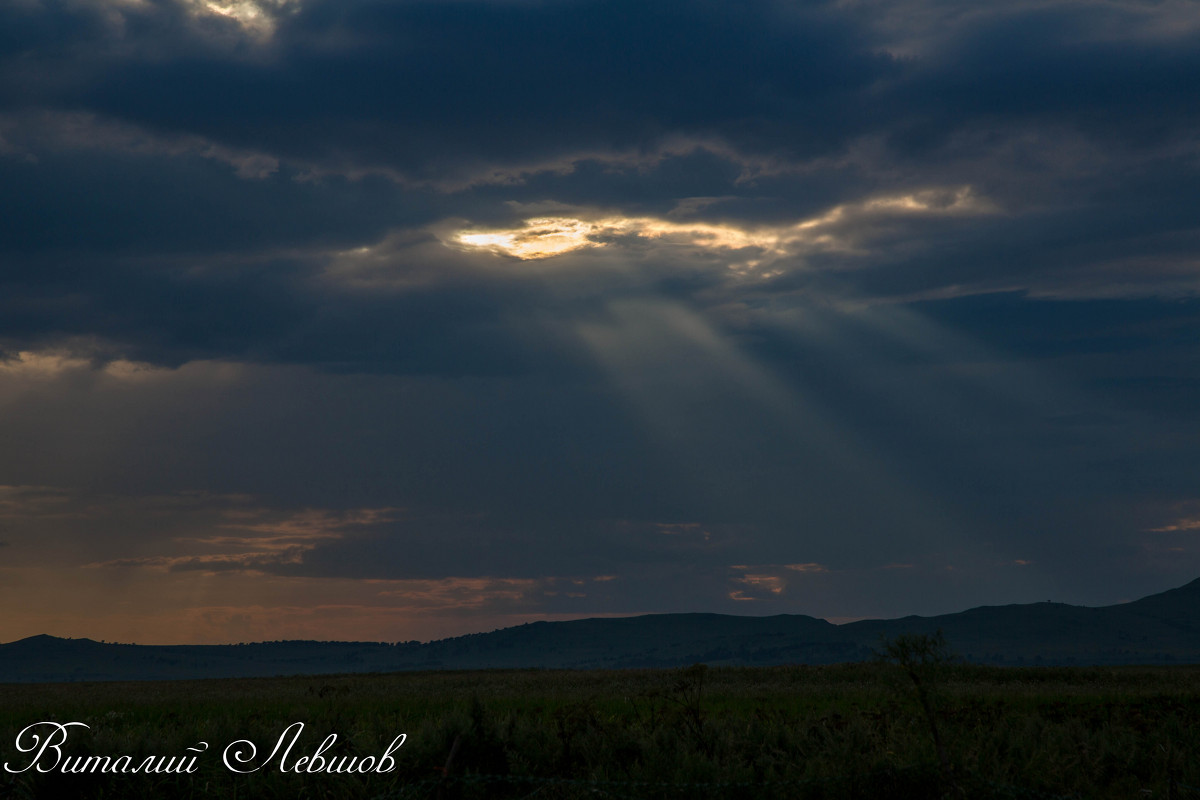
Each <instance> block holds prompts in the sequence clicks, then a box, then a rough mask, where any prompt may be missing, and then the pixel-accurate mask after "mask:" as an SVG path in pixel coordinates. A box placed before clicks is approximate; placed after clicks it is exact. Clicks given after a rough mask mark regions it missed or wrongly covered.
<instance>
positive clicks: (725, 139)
mask: <svg viewBox="0 0 1200 800" xmlns="http://www.w3.org/2000/svg"><path fill="white" fill-rule="evenodd" d="M1197 87H1200V6H1197V5H1196V4H1195V3H1194V2H1190V1H1189V0H1162V1H1161V2H1132V1H1128V2H1127V1H1125V0H1071V1H1070V2H1067V1H1063V2H1055V1H1054V0H1039V1H1038V2H1022V1H1021V0H1009V1H1008V2H1002V3H1001V2H988V3H968V4H963V3H958V2H950V0H897V1H896V2H874V1H873V0H838V1H836V2H783V1H782V0H780V1H779V2H770V1H769V0H740V1H739V2H736V3H734V2H716V1H715V0H713V1H709V0H686V2H685V0H655V1H654V2H646V1H645V0H638V1H637V2H633V1H632V0H472V1H467V0H439V1H438V2H432V1H430V2H423V1H418V0H211V2H206V1H205V0H0V599H2V600H3V603H4V606H3V607H4V608H6V609H9V611H8V613H7V614H5V615H4V616H3V617H0V640H3V641H7V640H11V639H15V638H19V637H22V636H27V635H32V634H35V633H52V634H56V635H64V636H90V637H92V638H97V639H99V638H106V639H116V640H119V641H138V642H225V641H244V640H257V639H282V638H314V639H371V640H386V641H394V640H404V639H412V638H420V639H428V638H438V637H442V636H447V635H454V634H458V633H464V632H468V631H476V630H488V629H491V628H494V627H498V626H503V625H510V624H517V623H520V622H523V621H527V620H532V619H551V618H554V619H557V618H570V617H578V616H597V615H605V614H633V613H646V612H666V611H719V612H727V613H741V614H776V613H803V614H811V615H814V616H823V617H829V618H835V619H843V618H854V617H864V616H901V615H905V614H910V613H921V614H929V613H940V612H946V611H955V610H960V609H963V608H966V607H969V606H973V605H979V604H985V603H989V604H999V603H1010V602H1031V601H1036V600H1045V599H1054V600H1057V601H1063V602H1073V603H1083V604H1094V605H1099V604H1107V603H1115V602H1120V601H1124V600H1128V599H1133V598H1135V597H1138V596H1140V595H1143V594H1147V593H1150V592H1154V591H1161V590H1164V589H1167V588H1170V587H1173V586H1176V585H1180V584H1182V583H1185V582H1187V581H1189V580H1191V579H1193V578H1195V577H1197V576H1198V574H1200V541H1198V539H1200V455H1198V454H1200V448H1198V447H1197V445H1198V444H1200V412H1198V410H1197V409H1198V407H1200V405H1198V404H1197V396H1198V391H1200V333H1198V332H1200V302H1198V300H1197V296H1198V293H1200V214H1198V213H1197V209H1198V208H1200V103H1197V101H1196V98H1197Z"/></svg>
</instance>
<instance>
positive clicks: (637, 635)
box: [0, 579, 1200, 682]
mask: <svg viewBox="0 0 1200 800" xmlns="http://www.w3.org/2000/svg"><path fill="white" fill-rule="evenodd" d="M1198 615H1200V579H1198V580H1194V581H1192V582H1191V583H1189V584H1187V585H1186V586H1181V587H1179V588H1177V589H1171V590H1169V591H1166V592H1162V593H1161V594H1156V595H1151V596H1149V597H1144V598H1142V599H1140V600H1136V601H1133V602H1130V603H1122V604H1119V605H1111V606H1104V607H1100V608H1089V607H1082V606H1072V605H1066V604H1063V603H1049V602H1046V603H1030V604H1024V605H1006V606H980V607H978V608H972V609H968V610H966V611H961V612H958V613H955V614H943V615H940V616H935V617H917V616H911V617H904V618H901V619H890V620H861V621H859V622H853V623H849V624H846V625H833V624H832V623H830V622H827V621H826V620H823V619H816V618H814V617H808V616H803V615H791V614H781V615H777V616H770V617H741V616H732V615H724V614H700V613H694V614H648V615H644V616H638V617H610V618H592V619H582V620H574V621H569V622H533V623H528V624H525V625H518V626H516V627H512V628H504V629H501V630H497V631H492V632H491V633H478V634H470V635H466V636H458V637H454V638H452V639H442V640H440V641H435V642H427V643H419V642H406V643H398V644H384V643H378V642H305V641H286V642H260V643H255V644H239V645H132V644H108V643H103V642H96V641H92V640H91V639H60V638H57V637H54V636H46V635H38V636H31V637H29V638H27V639H21V640H20V641H16V642H11V643H9V644H3V645H0V681H3V682H33V681H81V680H92V681H95V680H164V679H189V678H216V677H254V676H271V675H301V674H331V673H346V672H394V671H402V670H419V669H485V668H546V669H552V668H568V669H624V668H638V667H677V666H686V665H688V664H694V663H697V662H700V663H707V664H711V665H714V666H718V665H763V666H766V665H774V664H790V663H803V664H830V663H838V662H845V661H861V660H865V659H869V658H871V657H872V655H873V654H874V650H875V648H877V647H878V645H879V643H880V641H881V639H882V638H885V637H886V638H891V637H894V636H896V635H898V634H901V633H933V632H934V631H937V630H939V629H940V630H941V631H942V632H943V633H944V634H945V636H946V639H947V641H948V642H949V644H950V646H951V648H952V649H953V650H954V651H955V652H957V653H958V654H960V655H962V656H963V657H964V658H966V659H967V660H968V661H972V662H976V663H985V664H1007V665H1018V664H1026V665H1028V664H1044V665H1062V664H1178V663H1200V619H1198Z"/></svg>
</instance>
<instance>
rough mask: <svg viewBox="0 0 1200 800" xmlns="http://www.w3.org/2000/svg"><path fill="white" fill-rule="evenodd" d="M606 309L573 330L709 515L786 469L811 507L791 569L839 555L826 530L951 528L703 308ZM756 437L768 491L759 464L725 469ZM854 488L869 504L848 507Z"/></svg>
mask: <svg viewBox="0 0 1200 800" xmlns="http://www.w3.org/2000/svg"><path fill="white" fill-rule="evenodd" d="M608 311H609V313H608V319H607V320H603V321H596V320H589V321H586V322H581V323H580V324H579V327H578V334H579V336H580V338H581V339H582V340H583V342H584V343H585V344H586V345H587V346H588V347H589V349H590V350H591V352H592V354H593V356H594V358H595V359H596V362H597V365H598V366H600V367H601V368H602V369H603V370H604V372H605V373H606V374H607V376H608V378H609V380H610V382H611V384H612V385H613V386H614V387H615V388H616V389H617V391H618V393H619V395H620V398H621V400H623V401H624V402H625V404H626V406H627V407H628V408H629V410H630V411H631V412H632V416H633V417H634V418H635V419H637V421H638V422H639V423H640V424H641V427H642V430H643V432H644V433H645V434H646V436H647V438H648V439H649V441H650V442H652V443H653V444H654V445H656V446H657V448H658V450H659V452H660V453H661V454H662V455H663V456H664V457H665V459H666V460H667V461H668V462H669V467H668V468H669V469H670V470H671V472H672V474H673V475H677V476H678V479H679V481H680V482H681V483H682V484H684V485H687V486H689V488H691V489H698V490H700V491H702V492H703V496H704V497H705V501H704V502H705V507H706V508H709V509H711V512H710V513H713V514H739V515H740V514H743V512H744V510H745V507H746V504H747V503H757V502H767V503H768V504H769V503H771V502H774V501H772V500H770V498H771V497H772V496H773V495H770V494H768V495H764V494H763V492H764V491H767V492H772V493H773V492H776V491H780V490H781V489H780V488H779V487H778V486H777V485H776V482H775V481H774V478H775V477H777V475H778V470H787V471H788V474H791V475H792V476H793V480H792V483H791V488H790V489H789V490H788V491H790V492H791V493H792V499H790V500H787V501H786V502H787V503H788V504H789V505H790V504H792V503H795V502H796V498H803V499H804V500H805V502H801V503H798V505H799V506H807V507H808V508H811V512H809V513H806V515H805V517H804V518H801V519H797V520H796V525H797V536H796V538H795V540H794V542H793V545H794V547H795V549H794V550H793V551H792V552H790V553H789V554H788V556H789V557H788V558H787V563H790V564H794V565H795V567H794V568H789V570H788V571H789V572H791V573H794V574H795V573H802V572H804V571H819V569H820V564H819V561H825V560H827V559H828V558H830V557H831V556H833V554H845V553H846V551H845V550H844V549H843V543H840V542H839V541H838V537H837V536H833V534H834V533H835V532H837V531H839V530H841V531H843V533H845V534H847V535H852V534H851V533H850V532H851V531H852V530H853V531H865V530H867V529H868V528H879V527H880V526H886V525H893V526H895V522H894V521H895V520H902V521H903V525H902V527H903V528H904V529H905V530H907V531H909V532H910V533H907V534H905V535H906V536H907V537H908V539H909V540H911V541H910V542H909V543H910V544H911V545H912V546H914V547H915V546H920V544H921V540H922V539H923V538H924V537H928V536H929V535H930V534H929V532H930V531H935V530H936V531H946V530H948V529H952V528H953V526H952V525H950V524H948V521H947V520H946V519H945V517H944V513H943V510H942V509H941V507H940V504H938V503H934V502H930V498H928V497H927V496H925V494H924V493H923V492H920V491H918V490H917V489H916V488H915V487H914V486H912V485H911V482H910V481H908V480H907V479H906V478H905V473H904V466H903V465H898V466H894V465H890V464H888V463H887V462H886V461H885V460H884V459H883V458H881V457H880V454H879V453H878V452H877V449H876V448H875V447H874V446H873V445H872V443H870V442H868V441H866V440H865V439H864V437H863V436H862V435H861V433H860V432H859V431H856V430H855V429H853V428H851V427H849V426H847V425H846V424H843V422H842V421H841V420H839V419H838V418H836V417H835V416H834V415H832V414H830V413H827V410H826V409H825V408H823V407H821V405H819V403H818V401H819V398H816V397H811V396H809V393H806V392H804V391H803V389H802V387H800V386H797V385H795V384H793V383H791V382H786V381H784V380H782V379H781V378H780V377H779V376H777V375H776V374H775V373H774V372H773V371H771V370H769V369H768V368H767V367H766V366H765V365H762V364H760V363H758V362H757V360H756V359H754V358H753V357H752V356H750V355H749V354H747V353H745V352H743V351H742V350H741V348H739V347H738V346H737V345H736V344H735V343H734V342H732V341H731V340H729V339H728V337H726V336H725V335H724V334H723V333H721V332H720V331H718V330H717V329H715V328H714V327H713V326H712V325H711V324H710V323H709V322H708V321H707V320H706V319H705V318H704V317H703V316H702V315H700V314H698V313H696V312H694V311H692V310H689V309H687V308H684V307H683V306H681V305H679V304H677V303H673V302H670V301H666V300H654V301H649V300H640V301H630V300H626V301H617V302H614V303H611V304H610V305H609V307H608ZM759 437H766V438H769V439H770V440H771V441H773V442H777V443H778V445H777V447H778V453H777V455H776V456H773V457H772V458H773V459H777V461H773V462H772V466H771V467H770V469H772V470H773V471H774V472H773V474H772V475H771V476H768V477H769V478H771V479H772V480H771V482H770V483H769V484H768V485H769V486H770V487H771V488H768V489H765V490H764V489H763V488H762V487H761V478H762V477H763V476H762V475H761V474H756V473H755V472H754V471H753V470H738V469H730V468H729V467H730V464H732V463H734V462H736V461H737V460H739V459H742V458H743V457H744V455H745V454H744V452H743V444H742V442H750V441H754V440H755V439H757V438H759ZM751 466H753V464H752V465H751ZM760 466H763V467H765V466H766V463H765V462H764V464H763V465H760ZM863 487H870V488H869V495H870V498H871V500H870V503H868V504H867V506H866V507H859V508H855V509H853V510H851V509H849V508H846V507H845V506H846V503H847V502H849V500H848V498H850V497H860V496H861V495H862V492H863ZM767 513H768V516H769V513H770V512H767ZM738 518H739V519H740V518H741V517H738ZM768 524H773V523H768ZM801 531H804V533H801ZM914 537H915V538H914ZM908 549H909V548H908V547H904V548H902V549H897V546H894V545H893V544H892V543H891V542H887V543H883V544H882V545H880V546H878V547H877V550H878V552H877V553H876V557H878V558H879V559H880V560H895V559H897V558H898V557H903V555H904V554H905V553H907V552H908ZM893 551H895V552H893ZM857 557H859V556H858V555H855V556H854V558H857ZM741 588H742V589H743V590H744V589H745V587H741ZM743 594H744V596H749V594H748V593H745V592H744V591H743Z"/></svg>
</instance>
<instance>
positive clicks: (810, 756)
mask: <svg viewBox="0 0 1200 800" xmlns="http://www.w3.org/2000/svg"><path fill="white" fill-rule="evenodd" d="M923 677H924V679H925V684H926V686H927V687H928V688H929V691H930V698H931V702H932V703H933V706H932V708H933V711H934V717H933V721H934V724H935V725H936V727H937V728H938V730H939V733H940V738H941V740H942V743H943V748H942V750H943V753H942V754H941V755H939V753H938V750H937V748H935V745H934V740H933V734H932V726H931V724H930V719H929V717H928V716H927V715H926V713H925V711H924V708H923V706H922V704H921V703H920V702H919V701H918V695H917V693H916V691H915V688H914V684H913V683H912V681H911V680H910V679H909V678H908V677H907V676H906V675H905V674H904V673H903V671H902V670H901V669H900V668H899V667H896V666H894V665H886V664H852V665H841V666H826V667H771V668H754V669H748V668H747V669H732V668H731V669H704V668H698V667H697V668H692V669H688V670H674V671H667V670H638V671H588V672H562V671H486V672H440V673H433V672H427V673H406V674H394V675H356V676H334V677H322V678H312V677H303V678H274V679H270V678H267V679H253V680H211V681H194V682H172V683H106V684H54V685H51V684H40V685H7V686H0V692H2V694H3V700H2V703H0V760H2V761H3V762H4V763H6V764H8V766H9V767H10V768H12V769H20V768H22V767H24V766H26V765H28V764H29V763H31V762H30V759H31V757H32V753H22V752H20V751H19V749H18V747H17V736H18V732H19V731H20V730H21V729H22V728H25V727H26V726H28V725H30V724H31V723H35V722H40V721H45V720H53V721H57V722H60V723H65V722H71V721H78V722H84V723H86V724H87V725H89V726H90V728H89V729H83V728H81V727H74V728H72V729H70V735H69V739H68V740H67V744H66V745H65V746H63V748H62V752H63V754H64V755H67V756H86V755H108V756H113V757H117V756H121V755H130V756H132V757H133V758H132V759H131V761H132V762H133V763H134V764H137V763H140V762H143V761H144V759H146V758H147V757H157V756H162V757H171V756H175V757H178V758H179V761H178V762H177V763H183V762H182V758H183V757H185V756H195V758H196V760H195V762H194V763H195V772H193V773H191V774H182V775H180V774H150V775H145V774H123V775H121V774H118V775H113V774H94V773H93V774H63V772H62V771H61V770H60V769H52V770H51V771H49V772H46V773H37V772H36V770H35V769H29V770H26V771H24V772H21V773H19V774H15V775H14V774H8V773H7V772H0V797H3V798H8V797H81V798H93V797H120V798H139V797H163V798H190V797H229V798H259V797H264V798H343V797H345V798H349V797H366V798H371V797H378V798H425V797H430V798H446V799H447V800H449V799H450V798H527V797H536V798H584V797H587V798H706V797H712V798H747V799H749V798H754V799H755V800H760V799H761V798H825V797H828V798H848V797H861V798H873V799H876V798H893V797H894V798H901V797H911V798H935V797H941V796H947V797H966V798H980V797H1030V798H1040V797H1080V798H1146V797H1166V798H1186V797H1197V798H1200V788H1198V787H1200V667H1137V668H1022V669H1018V668H993V667H977V666H955V667H948V668H942V670H941V671H929V672H928V673H927V674H924V675H923ZM296 722H303V723H304V724H305V727H304V730H303V732H302V735H301V736H300V738H299V740H298V741H297V743H296V745H295V747H294V748H293V750H292V752H291V754H290V756H289V758H290V761H288V762H285V766H288V767H291V766H293V764H294V763H295V762H296V759H297V757H298V756H300V755H311V754H312V753H314V752H315V751H316V750H317V749H318V746H319V745H320V744H321V742H322V740H324V739H325V738H326V737H327V736H328V735H329V734H331V733H336V734H337V741H336V743H334V744H333V745H332V746H331V747H329V748H328V749H327V750H326V751H325V752H324V754H323V757H333V758H341V757H343V756H345V757H349V756H359V757H360V759H364V758H365V757H366V756H374V757H376V758H377V759H378V758H379V756H381V755H382V753H383V752H384V750H386V749H387V746H388V744H389V743H390V742H392V741H393V740H394V739H395V737H396V736H397V735H398V734H400V733H405V734H407V739H406V740H405V743H404V744H403V746H401V747H400V748H399V749H398V750H396V751H395V753H394V758H395V764H396V768H395V769H394V770H392V771H390V772H386V773H384V774H378V773H371V774H365V775H359V774H328V773H316V774H305V773H302V774H293V773H291V772H288V773H284V772H281V771H280V769H279V766H280V765H279V755H278V754H277V755H276V756H275V757H274V759H273V760H271V761H270V762H269V763H267V764H266V766H263V767H262V768H261V769H259V770H258V771H256V772H252V773H249V774H237V773H235V772H232V771H231V770H230V769H228V768H227V767H226V766H225V765H224V764H223V763H222V754H223V752H224V751H225V748H226V746H227V745H229V744H230V743H232V742H235V741H236V740H242V739H244V740H249V741H251V742H253V743H255V744H256V745H257V748H258V753H257V757H256V761H255V762H254V764H258V763H261V762H262V761H263V759H265V758H266V757H267V756H268V755H269V754H270V751H271V750H272V748H273V747H274V746H275V743H276V742H277V740H279V738H280V736H281V735H282V734H283V733H284V731H285V729H287V728H288V726H289V725H292V723H296ZM39 730H40V732H42V733H43V735H46V734H47V733H48V732H49V730H50V729H49V728H48V727H45V726H43V727H42V728H40V729H39ZM296 730H297V729H296V728H292V731H293V732H295V731H296ZM31 741H32V740H31V739H30V738H29V734H28V733H27V734H26V739H25V745H26V746H28V745H29V743H30V742H31ZM201 741H204V742H207V743H208V745H209V746H208V749H207V750H206V751H205V752H203V753H200V754H196V753H194V752H190V751H188V750H187V748H189V747H193V746H196V745H197V743H198V742H201ZM51 755H52V753H50V752H49V751H47V752H46V753H45V754H44V755H43V758H42V761H41V764H43V765H45V766H50V764H51V761H52V759H51V758H50V756H51ZM75 763H87V762H75ZM92 763H101V762H92ZM307 763H309V764H311V763H317V762H307ZM342 763H343V764H345V763H348V762H347V761H345V760H344V761H343V762H342ZM358 763H359V765H363V764H368V765H369V764H370V763H371V762H367V761H362V760H360V761H359V762H358ZM302 768H303V767H302Z"/></svg>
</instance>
